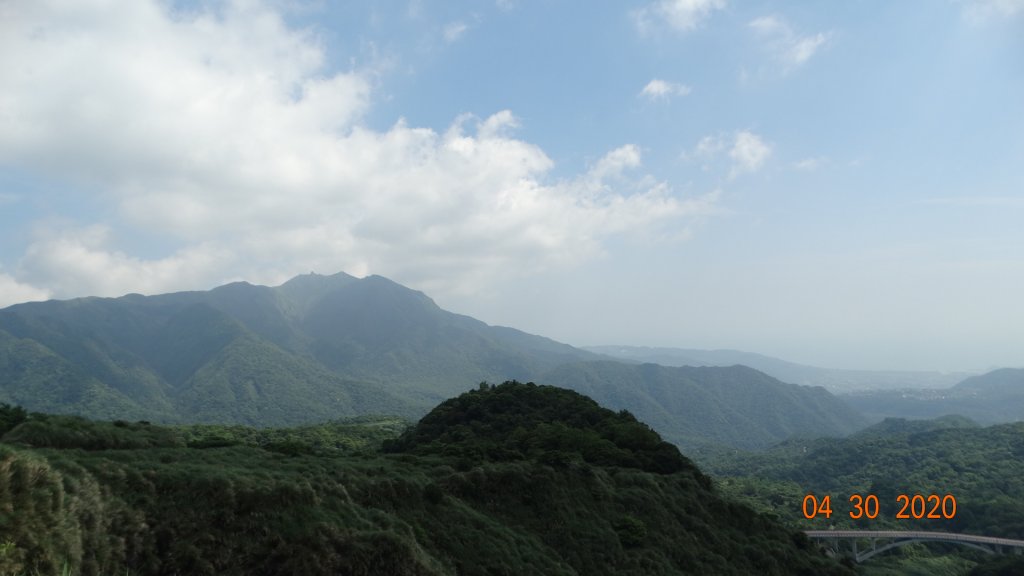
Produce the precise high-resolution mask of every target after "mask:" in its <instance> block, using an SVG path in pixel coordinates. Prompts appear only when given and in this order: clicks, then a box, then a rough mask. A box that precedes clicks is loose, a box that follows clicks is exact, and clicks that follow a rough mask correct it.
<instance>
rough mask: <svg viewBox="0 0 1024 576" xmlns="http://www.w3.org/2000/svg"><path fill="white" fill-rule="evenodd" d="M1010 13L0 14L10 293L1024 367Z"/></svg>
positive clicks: (363, 7) (898, 8)
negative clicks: (404, 290)
mask: <svg viewBox="0 0 1024 576" xmlns="http://www.w3.org/2000/svg"><path fill="white" fill-rule="evenodd" d="M1022 102H1024V1H1022V0H963V1H959V2H957V1H951V2H925V1H920V2H881V1H879V2H834V3H828V4H826V3H805V2H799V3H786V2H744V3H740V2H736V1H731V2H730V1H728V0H654V1H635V2H623V3H610V2H607V3H604V2H602V3H593V2H589V3H588V2H569V1H551V2H530V1H526V0H501V1H497V2H493V1H492V2H485V1H477V2H454V1H445V2H441V1H429V0H407V1H390V2H387V1H380V2H369V1H368V2H345V3H332V2H315V1H309V2H306V1H301V0H292V1H288V0H278V1H266V2H261V1H257V0H247V1H237V2H226V3H204V2H178V3H169V2H151V1H132V2H115V1H106V0H90V1H86V2H73V3H66V2H56V1H53V2H51V1H38V2H35V1H34V2H27V1H26V2H21V1H14V2H6V3H2V4H0V306H3V305H9V304H13V303H16V302H21V301H26V300H35V299H45V298H71V297H78V296H86V295H103V296H118V295H121V294H125V293H129V292H141V293H160V292H166V291H172V290H185V289H206V288H211V287H213V286H216V285H219V284H222V283H225V282H228V281H234V280H240V279H245V280H248V281H251V282H254V283H262V284H277V283H280V282H282V281H283V280H285V279H287V278H289V277H291V276H293V275H295V274H299V273H306V272H309V271H311V270H315V271H317V272H319V273H325V274H327V273H333V272H337V271H341V270H344V271H347V272H349V273H352V274H355V275H365V274H382V275H385V276H388V277H390V278H393V279H395V280H397V281H399V282H402V283H404V284H406V285H409V286H411V287H413V288H417V289H421V290H423V291H425V292H426V293H428V294H429V295H431V296H432V297H434V298H435V300H437V302H438V303H439V304H440V305H442V306H443V307H445V308H447V309H450V310H453V311H456V312H460V313H465V314H470V315H473V316H476V317H478V318H480V319H482V320H484V321H486V322H489V323H492V324H503V325H510V326H514V327H517V328H520V329H523V330H527V331H530V332H534V333H539V334H543V335H546V336H549V337H552V338H555V339H558V340H562V341H565V342H568V343H571V344H577V345H588V344H609V343H618V344H639V345H661V346H683V347H695V348H737V349H743V350H749V351H755V352H761V353H765V354H770V355H775V356H779V357H783V358H786V359H790V360H793V361H798V362H804V363H810V364H817V365H824V366H834V367H856V368H897V369H939V370H980V369H985V368H989V367H994V366H1020V365H1024V353H1022V352H1021V347H1020V345H1019V344H1020V342H1024V304H1022V299H1021V297H1020V294H1021V293H1024V226H1022V225H1021V222H1022V221H1024V107H1022V105H1021V103H1022Z"/></svg>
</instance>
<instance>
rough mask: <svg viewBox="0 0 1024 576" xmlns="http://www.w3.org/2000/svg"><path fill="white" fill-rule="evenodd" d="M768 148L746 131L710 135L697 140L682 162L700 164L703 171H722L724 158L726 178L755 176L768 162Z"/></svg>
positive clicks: (762, 140)
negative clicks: (746, 174)
mask: <svg viewBox="0 0 1024 576" xmlns="http://www.w3.org/2000/svg"><path fill="white" fill-rule="evenodd" d="M771 154H772V147H771V145H770V144H768V143H766V142H765V141H764V139H763V138H762V137H761V136H759V135H757V134H755V133H753V132H750V131H749V130H741V131H739V132H736V133H734V134H725V133H722V134H714V135H710V136H705V137H703V138H701V139H700V141H699V142H698V143H697V145H696V146H695V147H694V148H693V150H692V151H690V152H687V153H684V154H683V159H684V160H690V161H696V162H700V163H701V167H702V169H704V170H714V169H720V168H722V161H723V159H725V158H726V157H727V160H724V161H725V162H727V165H728V174H729V178H735V177H737V176H739V175H740V174H743V173H745V172H757V171H758V170H760V169H761V168H762V167H763V166H764V164H765V162H767V161H768V158H769V157H771Z"/></svg>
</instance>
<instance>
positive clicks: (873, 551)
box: [854, 538, 996, 563]
mask: <svg viewBox="0 0 1024 576" xmlns="http://www.w3.org/2000/svg"><path fill="white" fill-rule="evenodd" d="M916 542H945V543H948V544H959V545H961V546H967V547H968V548H974V549H975V550H981V551H982V552H987V553H989V554H995V553H996V551H995V550H993V549H991V548H989V547H987V546H985V545H984V544H975V543H974V542H964V541H963V540H935V539H927V540H926V539H924V538H908V539H906V540H894V541H892V542H889V543H888V544H886V545H884V546H879V547H878V548H872V549H871V550H865V551H864V552H863V553H861V554H858V555H856V557H855V558H854V559H855V560H856V561H857V562H858V563H860V562H864V561H866V560H868V559H870V558H873V557H875V556H878V555H879V554H881V553H883V552H888V551H889V550H892V549H894V548H899V547H900V546H906V545H907V544H914V543H916Z"/></svg>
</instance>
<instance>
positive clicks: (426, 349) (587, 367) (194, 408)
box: [0, 273, 863, 447]
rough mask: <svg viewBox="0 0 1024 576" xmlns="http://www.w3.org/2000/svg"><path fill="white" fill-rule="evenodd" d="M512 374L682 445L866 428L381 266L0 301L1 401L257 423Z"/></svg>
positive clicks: (395, 406)
mask: <svg viewBox="0 0 1024 576" xmlns="http://www.w3.org/2000/svg"><path fill="white" fill-rule="evenodd" d="M510 379H516V380H520V381H529V380H533V381H536V382H538V383H542V384H551V385H555V386H562V387H568V388H575V389H578V390H580V391H583V392H584V393H587V394H591V395H592V396H594V398H595V399H596V400H598V401H599V402H601V403H603V404H607V405H609V406H612V407H614V408H616V409H627V410H630V411H631V412H633V413H634V414H635V415H636V416H637V417H639V418H641V419H643V420H645V421H649V422H651V423H652V425H654V426H655V428H656V429H658V430H659V431H661V432H662V433H663V434H665V436H666V437H667V438H669V439H671V440H672V441H674V442H677V443H680V444H694V445H697V444H701V443H724V444H728V445H737V446H745V447H756V446H764V445H767V444H770V443H771V442H775V441H778V440H781V439H783V438H785V437H786V436H787V435H789V434H793V433H798V434H805V435H822V434H826V435H842V434H845V433H848V432H850V431H852V430H853V429H856V427H857V426H858V425H860V424H863V422H862V421H860V420H859V417H858V416H857V415H856V414H855V413H853V412H852V411H851V410H850V409H849V408H848V407H846V406H845V405H844V404H843V403H842V402H840V401H838V400H836V399H835V398H833V397H831V396H830V395H828V394H827V393H825V392H824V390H820V389H818V390H815V389H811V388H803V387H794V386H791V385H786V384H783V383H781V382H778V381H777V380H775V379H774V378H770V377H768V376H765V375H764V374H761V373H759V372H756V371H754V370H747V369H743V370H737V369H730V368H723V369H710V368H709V369H704V370H701V371H692V370H683V369H675V368H672V369H668V368H662V367H653V366H636V365H627V364H623V363H619V362H612V361H609V360H608V357H606V356H601V355H598V354H595V353H592V352H588V351H585V350H580V349H577V348H573V347H572V346H569V345H567V344H562V343H559V342H555V341H553V340H550V339H548V338H544V337H541V336H535V335H531V334H527V333H525V332H521V331H519V330H515V329H513V328H507V327H500V326H489V325H487V324H485V323H483V322H480V321H479V320H476V319H474V318H470V317H468V316H463V315H459V314H454V313H451V312H448V311H445V310H443V309H441V308H440V307H439V306H437V304H436V303H434V301H433V300H431V299H430V298H429V297H427V296H426V295H425V294H423V293H422V292H418V291H416V290H411V289H409V288H407V287H405V286H402V285H400V284H397V283H395V282H393V281H391V280H388V279H386V278H383V277H381V276H368V277H366V278H355V277H353V276H349V275H348V274H344V273H339V274H335V275H332V276H321V275H316V274H309V275H302V276H297V277H295V278H293V279H291V280H289V281H287V282H285V283H284V284H282V285H280V286H276V287H267V286H257V285H252V284H249V283H247V282H235V283H231V284H227V285H224V286H220V287H218V288H214V289H212V290H209V291H194V292H178V293H172V294H162V295H154V296H141V295H138V294H129V295H127V296H123V297H120V298H95V297H90V298H79V299H74V300H67V301H49V302H39V303H29V304H19V305H16V306H11V307H8V308H5V309H2V310H0V402H8V403H13V404H19V405H23V406H25V407H26V408H28V409H30V410H37V411H44V412H71V413H79V414H83V415H87V416H90V417H94V418H111V419H113V418H122V419H148V420H153V421H160V422H222V423H242V424H249V425H257V426H268V425H274V426H280V425H293V424H301V423H308V422H317V421H324V420H328V419H332V418H338V417H346V416H354V415H360V414H367V413H377V414H398V415H404V416H406V417H418V416H419V415H422V414H423V413H425V412H426V411H427V410H428V409H429V408H430V407H432V406H433V405H435V404H436V403H437V402H439V401H441V400H443V399H445V398H449V397H452V396H455V395H457V394H459V393H461V392H463V391H465V390H467V389H470V388H472V387H473V386H474V385H475V384H476V383H479V382H480V381H484V380H486V381H490V382H501V381H504V380H510ZM755 397H756V398H759V399H760V400H759V402H757V403H751V402H749V401H748V400H749V398H755Z"/></svg>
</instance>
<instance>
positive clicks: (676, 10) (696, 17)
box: [633, 0, 726, 33]
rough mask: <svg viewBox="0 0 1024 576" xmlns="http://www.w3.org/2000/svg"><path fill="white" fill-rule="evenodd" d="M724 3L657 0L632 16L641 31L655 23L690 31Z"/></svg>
mask: <svg viewBox="0 0 1024 576" xmlns="http://www.w3.org/2000/svg"><path fill="white" fill-rule="evenodd" d="M725 5H726V2H725V0H658V1H657V2H653V3H651V4H649V5H647V6H645V7H643V8H641V9H640V10H638V11H636V12H634V13H633V17H634V20H635V22H636V25H637V28H639V29H640V32H641V33H647V32H648V31H650V30H651V28H652V27H653V26H654V25H655V24H657V23H664V24H666V25H668V26H669V27H670V28H672V29H674V30H677V31H679V32H690V31H692V30H695V29H696V28H697V27H698V26H700V25H701V24H702V23H703V22H704V21H705V20H707V19H708V18H710V17H711V15H712V14H713V13H714V11H715V10H722V9H724V8H725Z"/></svg>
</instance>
